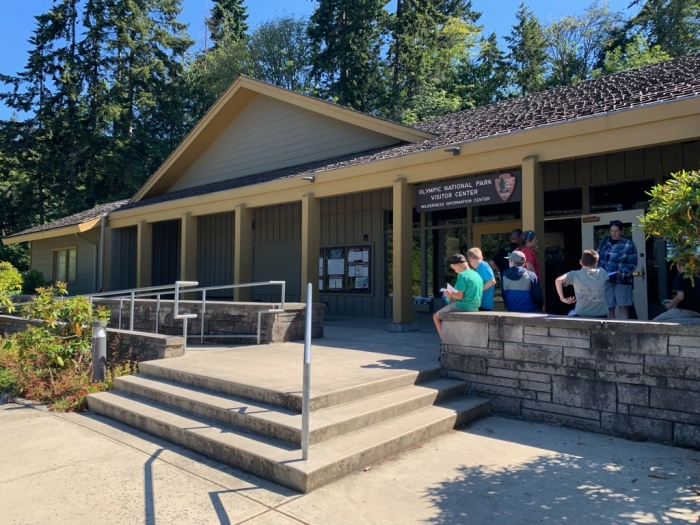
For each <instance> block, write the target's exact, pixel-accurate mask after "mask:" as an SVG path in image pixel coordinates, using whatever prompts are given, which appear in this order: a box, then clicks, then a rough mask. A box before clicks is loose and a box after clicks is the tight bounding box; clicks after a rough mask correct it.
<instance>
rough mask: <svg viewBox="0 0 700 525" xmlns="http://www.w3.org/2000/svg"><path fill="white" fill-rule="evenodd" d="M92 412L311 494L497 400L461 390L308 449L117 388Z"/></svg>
mask: <svg viewBox="0 0 700 525" xmlns="http://www.w3.org/2000/svg"><path fill="white" fill-rule="evenodd" d="M88 405H89V408H90V410H91V411H93V412H96V413H98V414H102V415H105V416H108V417H111V418H113V419H116V420H118V421H121V422H123V423H126V424H128V425H130V426H132V427H135V428H138V429H140V430H143V431H145V432H148V433H150V434H153V435H156V436H159V437H161V438H164V439H167V440H169V441H172V442H173V443H177V444H179V445H182V446H185V447H187V448H190V449H192V450H195V451H196V452H199V453H202V454H204V455H206V456H209V457H212V458H214V459H216V460H218V461H222V462H224V463H227V464H229V465H231V466H234V467H236V468H240V469H242V470H245V471H248V472H251V473H253V474H255V475H257V476H260V477H263V478H265V479H269V480H271V481H274V482H276V483H279V484H281V485H284V486H286V487H290V488H292V489H294V490H297V491H299V492H309V491H311V490H314V489H316V488H318V487H321V486H323V485H325V484H327V483H330V482H331V481H334V480H336V479H339V478H341V477H343V476H345V475H347V474H349V473H350V472H352V471H355V470H358V469H361V468H364V467H367V466H372V465H375V464H376V463H378V462H379V461H381V460H383V459H385V458H387V457H389V456H392V455H394V454H397V453H398V452H400V451H402V450H405V449H406V448H408V447H411V446H413V445H416V444H419V443H422V442H424V441H426V440H428V439H430V438H432V437H435V436H437V435H439V434H442V433H444V432H447V431H448V430H450V429H451V428H454V427H457V426H461V425H463V424H464V423H466V422H468V421H471V420H474V419H477V418H480V417H484V416H486V415H488V413H489V401H488V400H486V399H481V398H476V397H473V396H461V397H458V398H454V399H451V400H449V401H446V402H444V403H441V404H440V405H432V406H427V407H423V408H420V409H418V410H414V411H412V412H409V413H407V414H403V415H401V416H398V417H394V418H392V419H389V420H386V421H382V422H380V423H377V424H375V425H371V426H369V427H366V428H362V429H360V430H357V431H355V432H351V433H349V434H344V435H342V436H339V437H336V438H334V439H329V440H327V441H323V442H321V443H317V444H315V445H312V446H311V447H310V448H309V459H308V460H306V461H304V460H302V458H301V449H300V448H299V447H296V446H294V445H292V444H290V443H286V442H284V441H280V440H275V439H271V438H268V437H265V436H260V435H257V434H250V433H248V432H245V431H243V430H239V429H235V428H232V427H228V426H226V425H222V424H221V423H219V422H217V421H214V420H212V419H208V418H204V417H201V416H196V415H193V414H190V413H187V412H183V411H180V410H178V409H175V408H173V407H168V406H165V405H162V404H160V403H157V402H154V401H150V400H146V399H143V398H138V397H135V396H132V395H131V394H127V393H125V392H119V391H112V392H101V393H98V394H91V395H89V396H88Z"/></svg>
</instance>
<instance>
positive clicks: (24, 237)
mask: <svg viewBox="0 0 700 525" xmlns="http://www.w3.org/2000/svg"><path fill="white" fill-rule="evenodd" d="M101 219H102V218H101V217H97V218H95V219H90V220H89V221H84V222H80V223H78V224H71V225H70V226H63V227H61V228H53V229H51V230H42V231H38V232H32V233H25V234H21V233H20V234H16V235H10V236H9V237H5V238H3V240H2V242H3V244H5V245H7V246H9V245H10V244H17V243H20V242H28V241H39V240H42V239H52V238H54V237H62V236H64V235H74V234H76V233H84V232H86V231H88V230H91V229H93V228H94V227H95V226H97V225H98V224H99V223H100V220H101Z"/></svg>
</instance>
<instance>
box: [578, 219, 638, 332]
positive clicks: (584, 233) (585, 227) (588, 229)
mask: <svg viewBox="0 0 700 525" xmlns="http://www.w3.org/2000/svg"><path fill="white" fill-rule="evenodd" d="M640 215H644V210H624V211H614V212H606V213H596V214H590V215H584V216H583V217H581V244H582V250H591V249H592V250H597V249H598V247H597V246H595V245H594V243H595V235H594V233H593V230H594V228H595V227H596V226H605V225H607V224H609V223H610V221H612V220H619V221H622V223H623V224H624V223H631V224H632V241H633V242H634V244H635V246H637V268H636V270H635V272H634V274H633V275H634V308H635V309H636V310H637V317H639V319H642V320H647V319H648V318H649V302H648V295H649V294H648V290H647V281H646V275H647V257H646V256H647V253H646V237H645V235H644V232H643V231H642V229H641V226H640V224H639V216H640Z"/></svg>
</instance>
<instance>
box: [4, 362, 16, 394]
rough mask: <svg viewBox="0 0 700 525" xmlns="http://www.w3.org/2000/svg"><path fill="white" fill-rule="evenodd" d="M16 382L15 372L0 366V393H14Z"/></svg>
mask: <svg viewBox="0 0 700 525" xmlns="http://www.w3.org/2000/svg"><path fill="white" fill-rule="evenodd" d="M18 382H19V381H18V378H17V374H16V373H15V372H13V371H12V370H8V369H6V368H0V394H14V393H16V391H17V384H18Z"/></svg>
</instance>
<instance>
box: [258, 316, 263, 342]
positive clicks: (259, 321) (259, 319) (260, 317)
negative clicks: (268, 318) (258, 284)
mask: <svg viewBox="0 0 700 525" xmlns="http://www.w3.org/2000/svg"><path fill="white" fill-rule="evenodd" d="M261 319H262V310H258V344H260V323H261V322H262V321H261Z"/></svg>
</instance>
